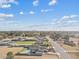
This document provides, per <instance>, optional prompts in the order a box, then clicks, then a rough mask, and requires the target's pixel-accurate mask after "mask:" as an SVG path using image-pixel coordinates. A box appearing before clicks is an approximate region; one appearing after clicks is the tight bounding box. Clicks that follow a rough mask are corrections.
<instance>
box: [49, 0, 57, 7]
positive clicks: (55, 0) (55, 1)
mask: <svg viewBox="0 0 79 59" xmlns="http://www.w3.org/2000/svg"><path fill="white" fill-rule="evenodd" d="M56 3H57V0H51V1H50V2H49V4H48V5H49V6H53V5H55V4H56Z"/></svg>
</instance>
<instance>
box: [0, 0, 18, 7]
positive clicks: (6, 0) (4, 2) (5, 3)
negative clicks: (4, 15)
mask: <svg viewBox="0 0 79 59" xmlns="http://www.w3.org/2000/svg"><path fill="white" fill-rule="evenodd" d="M10 3H14V4H18V3H17V2H16V1H15V0H0V8H9V7H11V4H10Z"/></svg>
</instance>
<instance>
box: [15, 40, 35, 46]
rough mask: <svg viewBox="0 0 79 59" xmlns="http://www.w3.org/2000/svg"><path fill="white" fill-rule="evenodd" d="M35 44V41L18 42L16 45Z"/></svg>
mask: <svg viewBox="0 0 79 59" xmlns="http://www.w3.org/2000/svg"><path fill="white" fill-rule="evenodd" d="M34 43H35V41H21V42H20V41H18V42H16V44H17V45H32V44H34Z"/></svg>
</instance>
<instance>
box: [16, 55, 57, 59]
mask: <svg viewBox="0 0 79 59" xmlns="http://www.w3.org/2000/svg"><path fill="white" fill-rule="evenodd" d="M15 59H58V57H57V55H43V56H15Z"/></svg>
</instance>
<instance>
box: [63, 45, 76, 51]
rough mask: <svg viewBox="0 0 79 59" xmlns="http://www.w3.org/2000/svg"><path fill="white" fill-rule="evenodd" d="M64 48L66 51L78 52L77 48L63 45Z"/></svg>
mask: <svg viewBox="0 0 79 59" xmlns="http://www.w3.org/2000/svg"><path fill="white" fill-rule="evenodd" d="M62 47H63V48H64V49H65V50H66V51H69V52H70V51H77V47H76V46H73V47H72V46H68V45H65V44H63V45H62Z"/></svg>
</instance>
